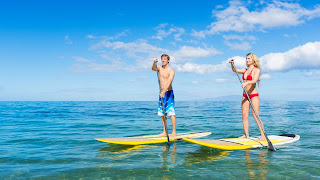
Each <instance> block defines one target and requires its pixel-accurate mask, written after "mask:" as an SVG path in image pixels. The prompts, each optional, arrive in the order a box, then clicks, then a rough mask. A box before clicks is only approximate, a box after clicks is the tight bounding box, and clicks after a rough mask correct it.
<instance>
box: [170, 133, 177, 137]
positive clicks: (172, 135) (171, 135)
mask: <svg viewBox="0 0 320 180" xmlns="http://www.w3.org/2000/svg"><path fill="white" fill-rule="evenodd" d="M176 136H177V133H171V134H170V135H169V137H170V138H174V137H176Z"/></svg>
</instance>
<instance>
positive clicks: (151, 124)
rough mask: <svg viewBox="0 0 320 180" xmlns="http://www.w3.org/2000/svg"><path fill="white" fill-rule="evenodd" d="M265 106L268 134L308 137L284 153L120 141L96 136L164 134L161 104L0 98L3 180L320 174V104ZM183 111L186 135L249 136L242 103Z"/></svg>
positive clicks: (183, 106) (183, 107)
mask: <svg viewBox="0 0 320 180" xmlns="http://www.w3.org/2000/svg"><path fill="white" fill-rule="evenodd" d="M260 111H261V112H260V116H261V120H262V121H263V122H264V124H265V129H266V132H267V134H268V135H272V134H273V135H279V134H282V133H294V134H298V135H300V136H301V139H300V141H298V142H294V143H292V144H289V145H285V146H281V147H278V148H277V151H276V152H270V151H268V150H266V149H252V150H239V151H219V150H215V149H210V148H207V147H202V146H199V145H196V144H190V143H187V142H183V141H179V142H176V143H173V144H172V145H171V146H170V147H167V146H166V145H165V144H156V145H140V146H122V145H112V144H107V143H103V142H99V141H95V140H94V138H107V137H123V136H135V135H146V134H158V133H161V131H162V125H161V120H160V117H158V116H157V102H0V118H1V121H0V122H1V131H0V147H1V148H0V162H1V163H0V179H80V178H82V179H182V178H183V179H199V178H200V179H249V178H250V179H265V178H267V179H320V173H319V169H320V163H319V162H320V151H319V150H320V138H319V137H320V136H319V135H320V126H319V125H320V102H261V108H260ZM176 113H177V130H178V132H180V133H181V132H189V131H211V132H212V134H211V135H210V136H208V138H227V137H238V136H240V135H242V133H243V128H242V122H241V121H242V120H241V107H240V102H176ZM249 121H250V135H251V136H258V135H259V132H258V129H257V126H256V124H255V122H254V120H253V118H252V116H251V117H250V119H249ZM168 124H169V125H170V126H169V131H171V121H170V120H169V123H168Z"/></svg>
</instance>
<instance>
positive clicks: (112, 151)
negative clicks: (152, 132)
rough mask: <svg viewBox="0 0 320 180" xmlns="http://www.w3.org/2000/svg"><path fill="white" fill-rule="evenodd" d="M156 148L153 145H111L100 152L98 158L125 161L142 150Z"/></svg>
mask: <svg viewBox="0 0 320 180" xmlns="http://www.w3.org/2000/svg"><path fill="white" fill-rule="evenodd" d="M154 147H156V146H152V145H135V146H131V145H119V144H109V146H107V147H104V148H102V149H100V150H99V152H98V154H97V156H96V157H97V158H102V159H103V158H108V159H123V158H126V157H128V156H131V155H134V154H137V153H139V151H141V150H142V149H149V148H154Z"/></svg>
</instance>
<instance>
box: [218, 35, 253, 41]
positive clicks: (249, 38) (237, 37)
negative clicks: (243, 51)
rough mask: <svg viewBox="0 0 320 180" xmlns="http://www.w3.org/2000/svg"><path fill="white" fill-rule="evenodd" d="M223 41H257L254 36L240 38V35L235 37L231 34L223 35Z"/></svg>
mask: <svg viewBox="0 0 320 180" xmlns="http://www.w3.org/2000/svg"><path fill="white" fill-rule="evenodd" d="M222 37H223V38H224V39H225V40H240V41H243V40H251V41H255V40H257V38H256V37H254V36H249V35H244V36H240V35H236V34H231V35H223V36H222Z"/></svg>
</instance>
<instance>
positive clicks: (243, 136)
mask: <svg viewBox="0 0 320 180" xmlns="http://www.w3.org/2000/svg"><path fill="white" fill-rule="evenodd" d="M238 138H249V137H247V136H246V135H242V136H240V137H238Z"/></svg>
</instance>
